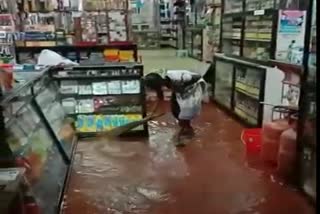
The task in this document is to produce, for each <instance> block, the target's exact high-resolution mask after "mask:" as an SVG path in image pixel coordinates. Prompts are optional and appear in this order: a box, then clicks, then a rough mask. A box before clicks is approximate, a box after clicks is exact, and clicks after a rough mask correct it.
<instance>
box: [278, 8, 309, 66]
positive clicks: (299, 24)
mask: <svg viewBox="0 0 320 214" xmlns="http://www.w3.org/2000/svg"><path fill="white" fill-rule="evenodd" d="M305 28H306V11H301V10H279V20H278V33H277V48H276V60H279V61H284V62H287V63H292V64H302V58H303V49H304V37H305Z"/></svg>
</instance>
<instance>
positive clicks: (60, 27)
mask: <svg viewBox="0 0 320 214" xmlns="http://www.w3.org/2000/svg"><path fill="white" fill-rule="evenodd" d="M55 3H56V2H55ZM24 11H27V13H26V12H20V13H19V16H20V19H18V22H19V23H20V24H19V26H20V29H19V30H20V32H19V33H16V46H17V47H18V48H17V49H16V50H18V51H20V50H22V49H23V53H18V54H19V56H18V58H20V59H21V58H25V59H26V60H34V59H32V58H31V59H30V56H29V55H28V52H27V48H26V47H28V48H29V47H41V48H45V47H56V46H59V47H60V46H63V47H65V46H68V45H69V46H87V48H88V49H89V48H91V47H93V46H101V45H111V46H112V45H113V47H114V46H116V45H119V44H120V45H130V44H132V42H131V38H130V35H131V32H130V31H131V28H130V27H129V21H128V20H129V18H130V15H131V13H130V11H129V7H128V1H127V0H121V1H110V0H101V1H95V0H91V1H89V0H87V1H83V4H80V2H79V1H59V2H58V4H54V3H53V1H49V0H48V1H45V4H43V5H42V4H38V3H37V1H35V4H26V5H25V6H24ZM19 20H20V21H19ZM63 47H62V48H61V49H64V48H63ZM122 47H123V46H122ZM120 48H121V47H120ZM97 49H99V48H97ZM114 49H116V48H114ZM122 51H123V49H122ZM127 51H130V52H132V51H133V52H134V50H132V49H129V50H127ZM87 52H88V51H84V50H82V53H81V56H83V57H84V58H85V57H86V55H87ZM109 52H110V53H103V51H99V54H100V55H101V56H102V57H101V58H108V57H109V56H108V55H113V54H112V53H115V50H112V49H110V51H109ZM119 55H120V54H119V53H118V57H119ZM123 55H134V53H128V52H127V53H125V54H123ZM66 57H68V58H70V59H72V60H77V61H79V56H78V55H76V54H75V53H73V54H70V56H66ZM113 57H115V56H110V58H113ZM132 58H134V57H132ZM130 60H131V59H130ZM20 63H21V62H20Z"/></svg>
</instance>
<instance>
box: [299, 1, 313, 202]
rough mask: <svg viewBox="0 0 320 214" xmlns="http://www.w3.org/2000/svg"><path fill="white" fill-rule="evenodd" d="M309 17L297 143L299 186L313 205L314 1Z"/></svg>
mask: <svg viewBox="0 0 320 214" xmlns="http://www.w3.org/2000/svg"><path fill="white" fill-rule="evenodd" d="M311 2H312V3H313V5H312V14H311V15H310V17H309V18H310V19H311V26H310V46H309V50H308V52H309V54H308V56H307V59H308V60H307V61H306V62H307V65H306V69H305V70H304V77H303V79H304V80H305V81H304V82H302V92H301V93H302V95H303V96H302V98H301V99H302V100H301V105H300V115H301V116H300V120H299V125H298V143H299V147H300V151H299V152H300V159H299V161H300V169H299V170H300V182H299V184H300V187H301V189H302V190H303V191H304V192H305V193H306V194H307V195H308V197H309V198H310V199H311V201H312V202H313V203H315V201H316V197H317V193H316V179H317V175H316V174H317V173H316V160H317V146H316V144H317V134H316V133H317V124H316V115H317V104H316V97H317V95H316V93H317V80H316V71H317V65H316V64H317V59H316V54H317V50H316V43H315V41H316V30H317V26H316V19H317V17H316V13H317V11H316V10H317V9H316V1H311Z"/></svg>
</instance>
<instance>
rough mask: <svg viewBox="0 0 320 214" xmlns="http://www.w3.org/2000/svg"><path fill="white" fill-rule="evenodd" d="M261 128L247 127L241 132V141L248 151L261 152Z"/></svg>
mask: <svg viewBox="0 0 320 214" xmlns="http://www.w3.org/2000/svg"><path fill="white" fill-rule="evenodd" d="M261 133H262V129H261V128H255V129H245V130H243V131H242V133H241V141H242V143H243V144H244V145H245V146H246V150H247V151H248V152H260V150H261V141H262V140H261Z"/></svg>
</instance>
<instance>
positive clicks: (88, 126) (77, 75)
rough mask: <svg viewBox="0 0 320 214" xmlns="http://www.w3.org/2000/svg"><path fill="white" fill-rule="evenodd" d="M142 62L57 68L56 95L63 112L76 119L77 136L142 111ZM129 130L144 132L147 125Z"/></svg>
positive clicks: (120, 122) (111, 125) (127, 119)
mask: <svg viewBox="0 0 320 214" xmlns="http://www.w3.org/2000/svg"><path fill="white" fill-rule="evenodd" d="M142 76H143V66H142V65H140V64H135V63H128V64H127V63H117V64H108V65H104V66H77V67H73V68H72V69H71V70H62V71H57V73H56V74H53V78H54V79H55V80H57V81H58V82H59V87H60V90H59V91H60V99H61V103H62V106H63V107H64V110H65V112H67V113H68V115H69V116H72V117H74V118H75V119H76V121H77V131H78V133H79V135H80V136H91V135H95V134H97V133H99V132H102V131H106V130H110V129H112V128H114V127H117V126H120V125H124V124H126V123H128V122H132V121H136V120H140V119H142V118H143V117H144V116H145V115H146V107H145V96H144V89H143V86H142V84H141V77H142ZM132 133H144V134H147V125H145V126H141V127H138V128H137V129H135V131H132Z"/></svg>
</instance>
